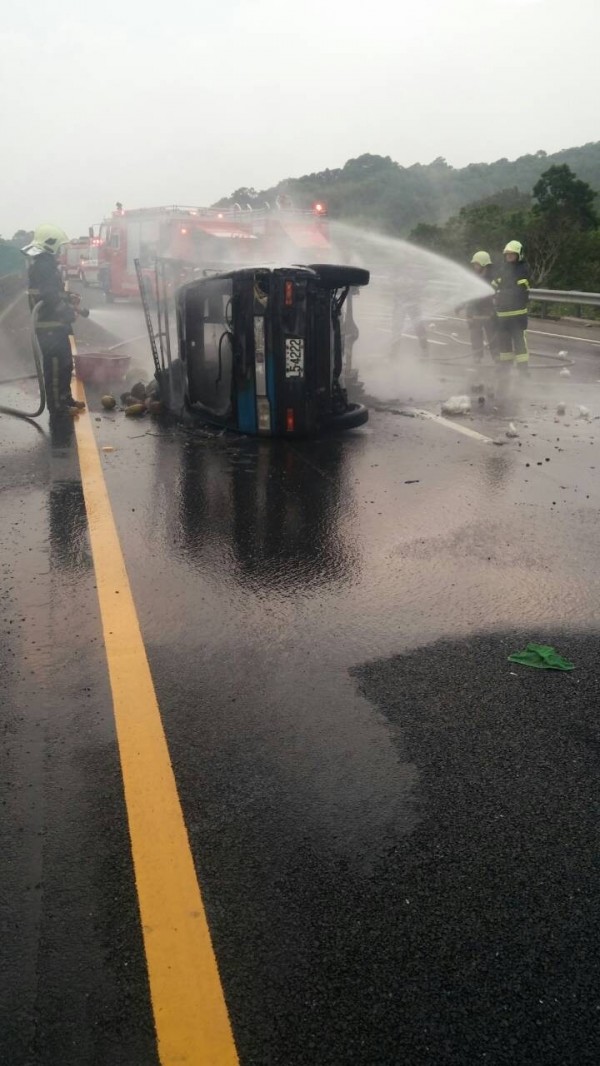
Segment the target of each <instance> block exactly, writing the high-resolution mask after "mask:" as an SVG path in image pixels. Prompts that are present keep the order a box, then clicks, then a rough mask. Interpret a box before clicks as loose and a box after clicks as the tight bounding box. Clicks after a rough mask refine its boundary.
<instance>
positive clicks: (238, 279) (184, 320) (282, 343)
mask: <svg viewBox="0 0 600 1066" xmlns="http://www.w3.org/2000/svg"><path fill="white" fill-rule="evenodd" d="M136 267H137V268H138V276H139V277H140V293H141V296H142V302H143V304H144V312H145V315H146V323H147V326H148V333H149V337H150V344H151V347H152V353H153V358H154V363H155V367H156V379H157V382H158V386H159V390H160V395H161V399H162V401H163V403H164V405H165V407H166V408H167V410H168V411H170V412H171V413H172V414H173V415H175V416H176V417H177V418H179V419H190V418H194V417H195V418H198V419H199V420H201V421H203V422H206V423H209V424H212V425H217V426H222V427H225V428H227V429H230V430H233V431H236V432H239V433H244V434H256V435H259V436H271V437H288V436H314V435H317V434H320V433H324V432H327V431H329V430H332V429H336V428H339V429H352V428H354V427H356V426H361V425H363V424H364V423H365V422H366V421H367V419H368V411H367V409H366V407H364V406H363V405H362V404H359V403H351V402H349V400H348V396H347V392H346V389H345V387H344V370H345V362H346V361H347V359H348V358H349V357H350V354H351V349H352V345H353V343H354V341H355V340H356V338H357V335H358V331H357V330H356V327H355V324H354V320H353V317H352V292H353V290H356V289H357V288H359V287H360V286H363V285H367V284H368V282H369V272H368V271H366V270H362V269H359V268H356V267H345V266H334V265H332V264H329V263H328V264H313V265H310V266H294V267H279V268H275V269H270V268H266V267H247V268H244V269H241V270H231V271H228V272H225V273H219V274H213V275H212V276H205V275H202V276H200V277H198V276H192V277H191V279H190V278H189V273H188V280H185V281H183V283H181V282H182V278H184V277H185V274H186V271H185V268H184V267H183V266H182V264H176V263H174V262H173V261H172V260H161V261H158V262H157V266H156V272H157V279H156V291H157V302H156V308H155V315H156V320H157V328H156V329H155V328H154V323H153V320H152V314H151V309H150V306H149V304H148V299H147V286H145V285H144V284H142V279H141V272H140V271H139V264H136ZM191 273H192V274H194V271H193V270H192V271H191ZM173 317H174V318H175V321H173ZM345 357H346V358H345Z"/></svg>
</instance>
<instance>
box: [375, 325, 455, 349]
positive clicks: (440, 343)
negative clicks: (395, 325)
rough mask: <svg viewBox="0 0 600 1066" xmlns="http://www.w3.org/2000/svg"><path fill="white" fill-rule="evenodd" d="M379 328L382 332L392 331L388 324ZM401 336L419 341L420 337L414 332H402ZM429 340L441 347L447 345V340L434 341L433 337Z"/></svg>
mask: <svg viewBox="0 0 600 1066" xmlns="http://www.w3.org/2000/svg"><path fill="white" fill-rule="evenodd" d="M377 329H378V330H379V332H380V333H392V330H391V329H388V327H387V326H378V327H377ZM401 336H402V337H405V338H406V339H407V340H409V341H418V339H419V338H418V337H417V336H416V335H415V334H414V333H402V334H401ZM427 341H428V343H429V344H438V345H439V346H440V348H446V347H447V345H446V341H434V339H433V337H428V338H427Z"/></svg>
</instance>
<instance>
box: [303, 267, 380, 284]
mask: <svg viewBox="0 0 600 1066" xmlns="http://www.w3.org/2000/svg"><path fill="white" fill-rule="evenodd" d="M310 269H311V270H314V271H315V272H316V273H317V274H318V275H319V280H320V281H322V282H323V284H324V285H326V286H327V288H329V289H344V288H345V287H346V286H347V285H349V286H351V287H352V288H354V287H355V286H359V285H368V284H369V280H370V278H371V275H370V273H369V271H368V270H363V269H362V267H351V266H337V265H336V264H335V263H311V264H310Z"/></svg>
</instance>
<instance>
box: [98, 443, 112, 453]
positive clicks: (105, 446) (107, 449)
mask: <svg viewBox="0 0 600 1066" xmlns="http://www.w3.org/2000/svg"><path fill="white" fill-rule="evenodd" d="M114 450H115V449H114V448H113V446H112V444H103V445H102V447H101V449H100V451H102V452H114Z"/></svg>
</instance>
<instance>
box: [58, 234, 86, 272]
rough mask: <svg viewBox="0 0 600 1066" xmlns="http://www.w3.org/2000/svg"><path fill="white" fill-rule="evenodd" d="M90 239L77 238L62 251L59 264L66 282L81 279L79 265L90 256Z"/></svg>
mask: <svg viewBox="0 0 600 1066" xmlns="http://www.w3.org/2000/svg"><path fill="white" fill-rule="evenodd" d="M89 247H90V239H89V237H76V238H75V240H72V241H69V243H68V244H65V245H64V246H63V248H62V249H61V252H60V255H59V258H58V263H59V266H60V270H61V272H62V276H63V278H64V280H65V281H67V280H68V279H69V278H78V277H79V264H80V262H81V260H82V258H85V257H87V256H88V254H89Z"/></svg>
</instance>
